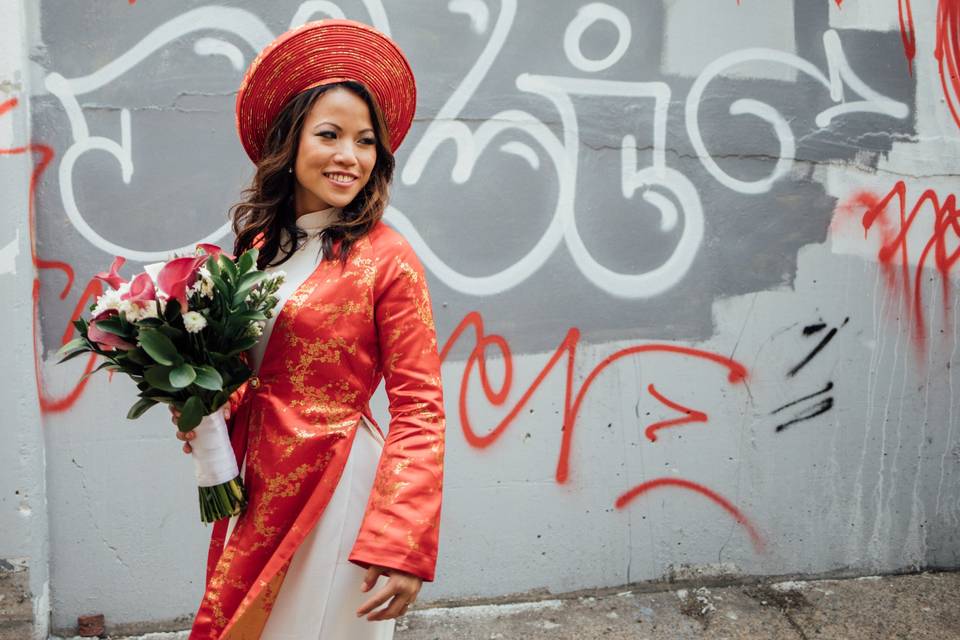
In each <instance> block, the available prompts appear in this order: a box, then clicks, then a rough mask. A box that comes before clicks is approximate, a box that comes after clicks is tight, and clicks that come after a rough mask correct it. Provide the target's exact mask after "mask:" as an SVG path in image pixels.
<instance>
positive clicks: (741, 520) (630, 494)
mask: <svg viewBox="0 0 960 640" xmlns="http://www.w3.org/2000/svg"><path fill="white" fill-rule="evenodd" d="M661 487H678V488H680V489H686V490H688V491H693V492H694V493H699V494H700V495H703V496H706V497H707V498H709V499H710V500H712V501H713V502H715V503H716V504H718V505H720V506H721V507H723V509H724V510H725V511H726V512H727V513H729V514H730V515H731V516H733V519H734V520H736V521H737V524H740V525H743V527H744V528H745V529H746V530H747V533H748V534H749V535H750V541H751V542H752V543H753V548H754V550H755V551H756V552H757V553H763V551H764V548H765V544H764V542H763V537H762V536H761V535H760V532H759V531H758V530H757V528H756V527H755V526H754V525H753V523H751V522H750V520H749V518H747V516H745V515H744V514H743V512H742V511H740V510H739V509H737V507H735V506H734V505H733V504H732V503H731V502H730V501H729V500H727V499H726V498H724V497H723V496H721V495H720V494H718V493H716V492H715V491H713V490H711V489H708V488H707V487H705V486H703V485H701V484H697V483H696V482H691V481H690V480H683V479H682V478H654V479H653V480H648V481H647V482H643V483H641V484H638V485H637V486H635V487H634V488H633V489H630V490H629V491H627V492H626V493H624V494H623V495H621V496H620V497H619V498H617V501H616V503H615V506H616V507H617V509H623V508H625V507H626V506H627V505H628V504H629V503H630V501H631V500H633V499H634V498H637V497H639V496H641V495H643V494H645V493H647V492H649V491H652V490H653V489H659V488H661Z"/></svg>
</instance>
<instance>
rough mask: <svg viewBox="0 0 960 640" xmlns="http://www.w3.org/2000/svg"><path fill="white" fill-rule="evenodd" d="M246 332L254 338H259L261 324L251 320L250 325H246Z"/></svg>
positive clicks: (261, 330)
mask: <svg viewBox="0 0 960 640" xmlns="http://www.w3.org/2000/svg"><path fill="white" fill-rule="evenodd" d="M247 334H248V335H250V336H252V337H254V338H259V337H260V336H262V335H263V325H261V324H260V323H259V322H251V323H250V326H248V327H247Z"/></svg>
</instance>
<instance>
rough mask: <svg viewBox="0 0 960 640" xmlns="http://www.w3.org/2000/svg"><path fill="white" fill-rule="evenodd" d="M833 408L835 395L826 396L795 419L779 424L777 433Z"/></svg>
mask: <svg viewBox="0 0 960 640" xmlns="http://www.w3.org/2000/svg"><path fill="white" fill-rule="evenodd" d="M832 408H833V397H830V398H824V399H823V400H821V401H820V402H818V403H817V404H815V405H813V406H812V407H810V408H809V409H807V410H806V411H804V412H803V413H801V414H799V415H798V416H797V417H796V418H794V419H793V420H787V421H786V422H784V423H782V424H778V425H777V428H776V431H777V433H780V432H781V431H783V430H784V429H786V428H787V427H789V426H790V425H794V424H797V423H798V422H803V421H804V420H810V419H811V418H816V417H817V416H819V415H821V414H823V413H826V412H827V411H830V409H832Z"/></svg>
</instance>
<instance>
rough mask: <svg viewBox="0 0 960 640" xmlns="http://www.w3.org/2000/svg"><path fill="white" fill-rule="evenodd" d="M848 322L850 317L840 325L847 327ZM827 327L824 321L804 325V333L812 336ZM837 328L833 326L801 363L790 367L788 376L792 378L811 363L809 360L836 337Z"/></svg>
mask: <svg viewBox="0 0 960 640" xmlns="http://www.w3.org/2000/svg"><path fill="white" fill-rule="evenodd" d="M848 322H850V318H845V319H844V321H843V324H841V325H840V327H845V326H846V325H847V323H848ZM825 328H826V325H824V324H822V323H820V324H817V325H810V326H807V327H804V329H803V335H804V336H811V335H813V334H815V333H818V332H819V331H822V330H823V329H825ZM837 329H838V327H833V328H832V329H830V331H828V332H827V335H825V336H824V337H823V339H822V340H820V342H819V343H817V346H815V347H814V348H813V350H812V351H811V352H810V353H808V354H807V355H806V356H805V357H804V358H803V360H801V361H800V362H799V364H797V365H796V366H795V367H793V368H792V369H790V371H788V372H787V377H789V378H792V377H793V376H795V375H797V373H798V372H799V371H800V370H801V369H803V368H804V367H805V366H807V364H809V362H810V361H811V360H813V359H814V358H815V357H816V355H817V354H818V353H820V351H821V350H822V349H823V348H824V347H825V346H827V344H828V343H829V342H830V341H831V340H833V337H834V336H835V335H837Z"/></svg>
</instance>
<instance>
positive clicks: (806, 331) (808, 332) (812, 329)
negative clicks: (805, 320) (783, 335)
mask: <svg viewBox="0 0 960 640" xmlns="http://www.w3.org/2000/svg"><path fill="white" fill-rule="evenodd" d="M826 328H827V323H826V322H818V323H817V324H810V325H807V326H806V327H804V328H803V335H805V336H812V335H813V334H815V333H817V332H818V331H823V330H824V329H826Z"/></svg>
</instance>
